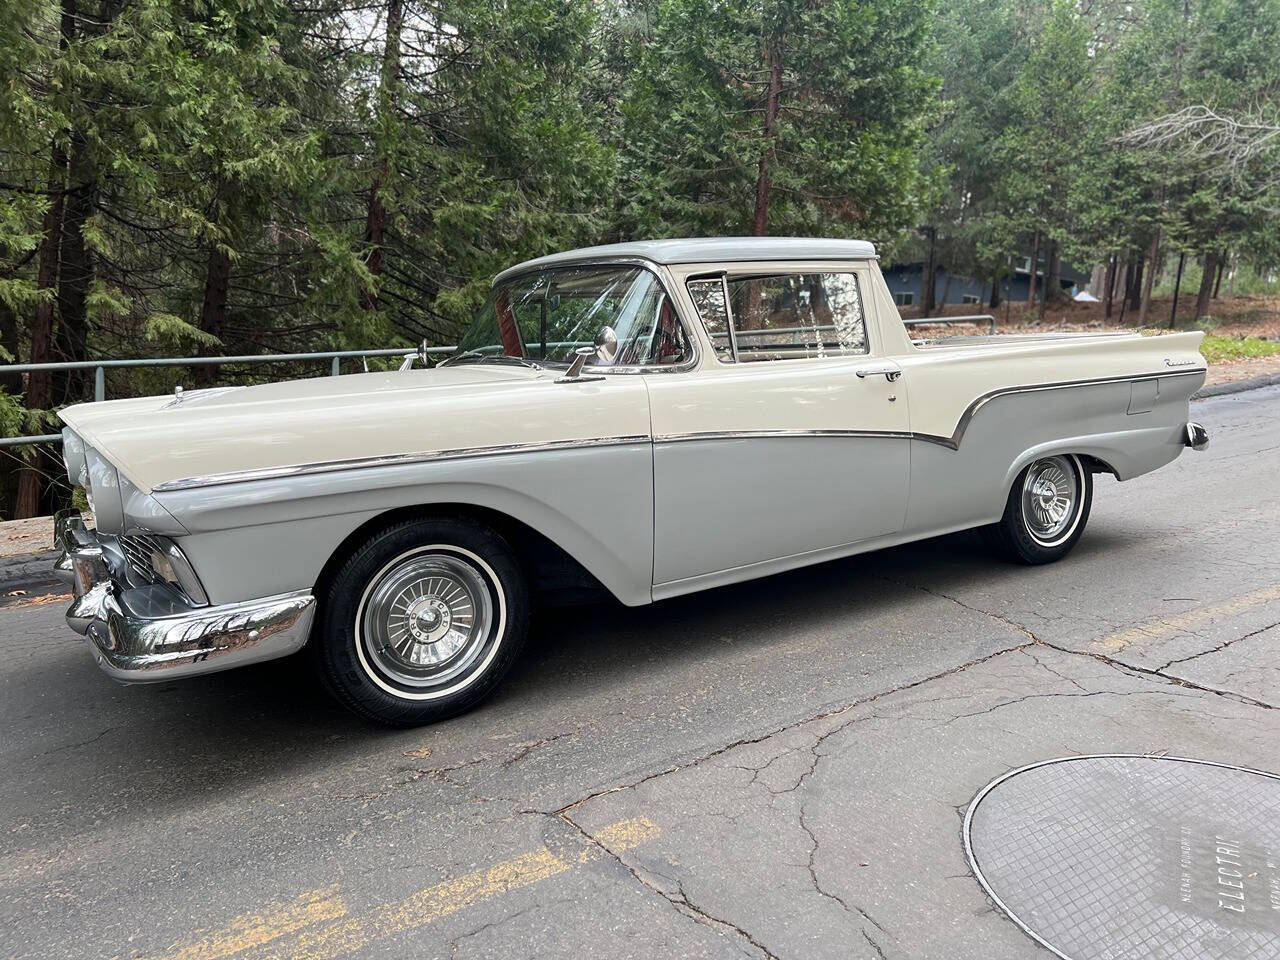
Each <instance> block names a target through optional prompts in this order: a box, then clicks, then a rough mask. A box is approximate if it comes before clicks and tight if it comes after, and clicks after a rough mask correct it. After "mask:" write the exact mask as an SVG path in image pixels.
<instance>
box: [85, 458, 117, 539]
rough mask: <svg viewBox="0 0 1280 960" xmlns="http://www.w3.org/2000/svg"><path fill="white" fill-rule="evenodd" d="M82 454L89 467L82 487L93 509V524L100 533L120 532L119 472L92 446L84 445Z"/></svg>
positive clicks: (90, 507)
mask: <svg viewBox="0 0 1280 960" xmlns="http://www.w3.org/2000/svg"><path fill="white" fill-rule="evenodd" d="M84 455H85V462H86V463H87V464H88V468H89V469H88V473H89V476H88V477H87V478H86V483H85V485H84V489H85V495H86V496H87V497H88V499H89V509H90V510H92V511H93V524H94V526H95V527H97V529H98V530H99V531H100V532H101V533H122V532H123V531H124V528H125V520H124V504H123V503H122V502H121V500H120V472H119V471H118V470H116V468H115V467H113V466H112V465H111V464H110V463H108V462H107V460H106V459H105V458H103V456H102V455H101V454H100V453H98V451H97V450H95V449H93V447H89V446H86V447H85V450H84Z"/></svg>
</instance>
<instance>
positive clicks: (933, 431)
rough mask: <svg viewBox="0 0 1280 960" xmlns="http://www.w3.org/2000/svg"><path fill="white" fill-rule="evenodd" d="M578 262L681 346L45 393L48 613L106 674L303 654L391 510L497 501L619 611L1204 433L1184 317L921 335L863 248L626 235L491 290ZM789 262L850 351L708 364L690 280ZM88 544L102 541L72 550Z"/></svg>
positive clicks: (181, 670)
mask: <svg viewBox="0 0 1280 960" xmlns="http://www.w3.org/2000/svg"><path fill="white" fill-rule="evenodd" d="M597 264H598V265H606V264H627V265H632V266H636V267H638V268H639V269H642V270H644V271H647V272H650V273H652V274H653V275H655V276H656V277H657V279H658V280H659V281H660V283H661V286H662V288H663V290H664V291H665V294H666V296H667V297H668V298H669V299H670V302H671V304H672V305H673V307H674V310H675V314H676V315H677V317H678V321H679V323H680V325H681V327H682V328H683V332H684V336H685V337H687V342H688V346H689V348H690V349H689V354H688V355H687V356H686V357H685V358H684V359H682V360H681V362H679V363H677V364H674V365H668V366H654V367H621V368H620V367H617V366H600V367H596V366H592V365H588V366H587V367H586V368H585V370H584V371H583V373H585V374H587V375H588V376H586V377H581V378H573V379H568V378H566V377H565V376H564V371H563V370H562V369H533V368H531V367H525V366H504V365H497V364H493V365H490V364H480V363H478V364H473V365H465V366H445V367H441V368H436V369H411V370H405V371H400V372H389V373H367V374H356V375H347V376H341V377H325V378H318V379H311V380H299V381H291V382H282V383H275V384H269V385H263V386H253V387H243V388H222V389H214V390H209V391H193V392H189V393H187V394H186V395H185V397H183V398H182V399H181V400H180V401H175V398H173V397H152V398H143V399H136V400H121V401H113V402H106V403H93V404H82V405H79V406H74V407H71V408H68V409H66V410H64V411H62V414H61V415H62V418H63V420H64V421H65V422H66V424H67V431H66V434H65V436H66V440H67V458H68V468H69V472H71V474H72V477H73V479H81V478H82V477H83V479H84V480H85V481H86V482H87V485H88V486H89V487H90V488H91V489H92V491H93V495H94V500H95V518H96V523H97V532H96V534H94V533H88V532H86V531H84V530H83V529H82V528H81V527H80V526H79V525H78V524H76V523H75V522H74V521H70V522H68V523H64V525H63V529H62V531H61V533H60V536H62V538H63V541H64V544H65V545H66V546H67V548H68V553H69V554H70V555H72V556H71V557H70V559H69V560H68V562H67V564H66V566H68V567H70V568H74V570H75V572H76V577H77V590H78V592H79V593H81V594H82V596H80V597H78V598H77V601H76V603H75V604H73V607H72V610H71V611H70V612H69V619H70V620H71V621H72V623H73V626H75V627H76V628H77V629H81V632H86V633H87V635H88V636H89V637H90V640H91V644H90V646H91V649H93V650H94V652H95V653H96V655H97V656H98V658H99V661H100V662H101V663H102V665H103V666H104V667H105V668H106V669H108V671H109V672H110V673H112V674H113V675H115V676H116V677H118V678H120V679H126V680H145V679H162V678H164V677H167V676H172V675H174V674H175V673H177V674H187V673H198V672H205V671H207V670H212V669H222V668H225V667H229V666H235V665H237V664H239V663H244V662H249V661H252V660H260V659H266V658H268V657H271V656H282V655H284V654H286V653H289V652H291V651H292V650H294V649H297V648H298V647H299V646H301V645H302V644H303V643H305V642H306V639H307V633H308V630H309V628H310V623H311V617H312V615H313V611H314V606H315V604H314V600H313V591H314V589H315V586H316V584H317V582H318V581H319V580H320V579H321V578H322V577H323V576H324V572H325V570H326V567H327V566H328V565H330V564H331V563H333V562H334V559H335V557H336V556H339V555H340V553H341V551H342V549H343V546H344V544H345V543H347V542H348V541H349V539H350V538H352V537H353V536H355V535H357V534H358V533H359V531H361V530H362V529H367V527H368V525H369V524H371V523H376V522H378V518H379V517H383V516H385V515H387V514H388V513H389V512H391V511H396V510H403V509H407V508H422V507H430V506H432V505H449V506H450V507H451V508H452V507H460V508H466V509H474V510H477V511H482V512H483V513H484V514H485V515H486V516H493V517H501V518H504V522H510V523H514V524H518V525H520V526H521V527H522V528H527V529H529V530H532V531H536V533H537V534H539V535H541V536H542V537H545V538H546V539H547V540H549V541H551V542H552V543H554V544H556V545H557V546H558V547H559V548H561V549H562V550H563V551H564V552H565V553H567V554H568V555H569V557H571V558H572V559H573V560H574V561H576V562H577V564H579V565H581V567H582V568H583V569H585V570H586V571H587V572H589V573H590V574H591V576H592V577H594V578H595V579H596V580H598V581H599V582H600V583H601V584H603V585H604V587H605V588H606V589H608V590H609V591H610V592H611V593H612V594H613V595H614V596H615V597H617V598H618V599H619V600H620V601H622V602H623V603H625V604H628V605H638V604H644V603H649V602H652V601H654V600H659V599H662V598H665V597H671V596H676V595H679V594H683V593H688V592H691V591H694V590H699V589H704V588H707V587H713V586H717V585H720V584H726V583H732V582H735V581H741V580H746V579H750V578H753V577H759V576H764V575H767V574H771V573H774V572H777V571H781V570H786V569H790V568H794V567H798V566H802V565H804V564H808V563H814V562H818V561H822V560H826V559H830V558H834V557H840V556H846V555H849V554H853V553H859V552H863V551H867V550H873V549H876V548H879V547H883V546H887V545H890V544H895V543H901V542H904V541H909V540H916V539H920V538H923V537H930V536H934V535H937V534H941V533H946V532H950V531H955V530H960V529H965V528H970V527H977V526H981V525H984V524H990V523H993V522H995V521H997V520H998V519H999V518H1000V517H1001V514H1002V511H1003V510H1004V507H1005V503H1006V500H1007V499H1008V496H1009V492H1010V488H1011V484H1012V483H1013V481H1014V479H1015V477H1017V476H1018V474H1019V472H1020V471H1021V470H1022V469H1023V468H1024V467H1025V466H1026V465H1027V464H1028V463H1030V462H1031V461H1032V460H1034V459H1036V458H1038V457H1044V456H1047V455H1050V454H1056V453H1065V454H1072V455H1075V456H1076V457H1079V458H1082V460H1083V461H1085V462H1087V463H1088V464H1089V467H1090V468H1091V469H1094V470H1105V471H1107V472H1110V473H1112V474H1114V475H1115V476H1116V477H1118V478H1119V479H1121V480H1128V479H1131V478H1132V477H1136V476H1138V475H1140V474H1143V473H1146V472H1148V471H1151V470H1154V469H1156V468H1158V467H1160V466H1162V465H1164V464H1166V463H1168V462H1170V461H1171V460H1173V459H1174V458H1176V457H1177V456H1178V455H1179V453H1180V452H1181V451H1182V450H1183V449H1184V448H1185V447H1186V446H1187V445H1189V440H1188V437H1189V436H1191V437H1192V438H1193V439H1195V437H1196V436H1199V435H1197V434H1195V432H1194V431H1195V430H1200V429H1201V428H1198V427H1196V426H1195V425H1189V424H1188V400H1189V398H1190V397H1191V395H1192V394H1193V393H1194V392H1195V390H1196V389H1198V388H1199V387H1200V386H1201V384H1202V383H1203V381H1204V377H1205V362H1204V360H1203V358H1202V357H1201V356H1200V354H1199V352H1198V347H1199V344H1200V340H1201V337H1202V334H1200V333H1184V334H1174V335H1168V336H1160V337H1146V336H1139V335H1137V334H1120V335H1116V334H1099V335H1053V334H1049V335H1043V336H1034V337H1002V336H994V337H975V338H956V339H949V340H942V341H938V342H928V341H918V340H914V339H913V338H912V337H911V335H910V334H909V332H908V330H907V328H906V327H905V326H904V325H903V323H902V320H901V318H900V317H899V314H898V311H897V309H896V307H895V306H894V303H893V300H892V297H891V295H890V293H889V291H888V289H887V287H886V286H885V283H884V279H883V277H882V275H881V272H880V269H879V265H878V260H877V258H876V256H875V251H874V249H873V248H872V246H871V245H870V244H866V243H860V242H856V241H835V240H798V239H797V240H788V239H768V238H760V239H741V240H734V239H729V240H690V241H657V242H651V243H631V244H621V245H615V246H609V247H599V248H591V249H586V250H579V251H573V252H570V253H566V254H560V255H556V256H553V257H546V258H542V259H540V260H536V261H531V262H530V263H527V264H522V265H520V266H518V267H515V268H512V270H509V271H506V272H505V273H504V274H503V275H502V276H501V277H500V278H499V282H501V281H502V280H503V279H504V278H511V277H518V276H521V275H523V274H526V273H530V272H533V271H547V270H552V271H554V270H555V269H557V268H560V267H564V266H568V265H574V266H581V265H597ZM795 273H803V274H822V275H827V274H840V275H852V276H854V277H856V280H857V285H856V290H858V291H860V296H861V306H860V311H861V317H862V320H863V322H864V323H865V345H866V349H865V352H862V353H857V354H847V353H837V354H836V355H825V356H824V355H816V356H814V355H811V356H795V357H790V358H784V359H776V360H772V361H769V362H750V363H748V362H732V359H731V358H726V357H725V356H724V353H725V346H726V345H725V342H724V340H723V338H721V339H720V340H713V338H712V337H711V335H710V334H709V332H708V329H707V326H706V324H705V323H704V322H703V318H702V317H701V316H700V315H699V312H698V307H697V305H696V304H695V302H694V299H693V297H692V296H691V293H690V286H689V282H690V280H691V279H696V280H697V281H698V282H701V283H704V284H710V283H714V278H715V277H718V276H723V277H725V278H726V280H725V283H726V284H727V283H728V282H729V280H732V278H734V277H735V276H746V275H750V276H760V275H766V274H767V275H786V274H795ZM700 289H712V288H711V287H705V288H700ZM725 290H726V291H727V290H728V287H727V286H726V287H725ZM745 333H746V331H738V334H737V335H739V336H743V335H745ZM544 352H545V346H544ZM821 352H822V351H819V353H821ZM1201 434H1202V430H1201ZM122 534H123V535H127V536H126V537H125V538H122V540H123V542H117V540H116V538H119V537H120V535H122ZM128 537H134V538H139V537H141V538H144V539H143V540H141V541H138V542H142V543H144V544H145V543H148V542H154V543H156V544H160V545H161V548H162V551H170V552H172V551H176V553H174V554H173V556H174V559H175V563H176V564H178V565H179V566H181V567H182V568H183V569H182V571H181V572H182V574H183V578H185V579H184V581H183V582H186V581H188V580H191V579H192V578H194V580H196V581H198V583H197V584H195V585H193V586H192V589H191V590H190V591H187V592H185V593H183V594H182V595H181V596H180V597H178V598H173V602H172V603H171V605H170V606H169V607H165V606H164V603H162V602H157V601H156V597H154V596H151V597H149V603H150V605H148V604H144V603H142V602H141V601H142V598H140V597H131V596H130V593H131V592H136V591H137V590H139V589H140V588H141V587H140V585H139V584H138V583H136V581H134V580H131V579H130V574H129V571H128V570H127V569H125V568H124V567H122V566H121V559H122V558H123V560H124V561H128V560H129V557H128V556H127V555H126V554H127V552H128V551H127V550H125V549H124V548H125V547H129V546H131V545H133V544H134V543H135V541H134V540H129V539H128ZM146 537H152V538H154V541H147V540H145V538H146ZM86 550H88V551H90V552H92V551H95V550H96V551H98V553H99V554H100V556H96V557H95V558H93V559H92V560H85V559H82V560H80V561H77V560H76V559H75V556H74V555H75V554H77V552H79V553H81V554H83V552H84V551H86ZM143 586H145V585H143ZM163 589H164V585H163V584H160V585H159V587H156V585H154V584H153V585H151V587H150V588H149V593H150V594H156V593H157V592H158V591H159V592H162V591H163ZM192 594H197V595H195V596H193V595H192ZM200 601H203V602H200ZM282 611H283V612H282ZM228 617H230V618H232V620H234V618H235V617H241V620H239V621H234V623H232V622H231V621H229V620H228V619H227V618H228ZM228 623H230V624H231V625H230V626H228ZM113 624H114V626H113ZM193 625H194V626H193ZM113 630H114V632H115V633H116V634H118V636H113ZM250 633H254V636H253V637H252V638H250Z"/></svg>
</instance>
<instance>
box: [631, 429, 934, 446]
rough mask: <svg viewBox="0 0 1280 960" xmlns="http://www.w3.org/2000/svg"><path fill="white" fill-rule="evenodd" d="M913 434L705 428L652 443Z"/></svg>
mask: <svg viewBox="0 0 1280 960" xmlns="http://www.w3.org/2000/svg"><path fill="white" fill-rule="evenodd" d="M912 436H913V435H912V434H911V433H910V432H907V431H901V430H705V431H702V432H700V433H666V434H661V435H659V436H656V437H654V438H653V442H654V443H685V442H691V441H697V440H749V439H760V438H769V437H896V438H898V439H901V440H910V439H911V437H912Z"/></svg>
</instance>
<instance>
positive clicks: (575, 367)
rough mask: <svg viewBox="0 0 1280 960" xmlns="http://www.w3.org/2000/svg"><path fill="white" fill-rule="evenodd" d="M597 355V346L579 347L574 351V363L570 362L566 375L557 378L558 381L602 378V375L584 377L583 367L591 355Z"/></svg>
mask: <svg viewBox="0 0 1280 960" xmlns="http://www.w3.org/2000/svg"><path fill="white" fill-rule="evenodd" d="M595 355H596V348H595V347H579V348H578V349H577V350H575V351H573V363H571V364H569V369H568V370H566V371H565V372H564V376H563V377H560V378H559V379H558V380H556V383H573V382H574V381H577V380H600V379H602V378H601V377H584V376H583V375H582V368H583V366H585V365H586V362H587V360H588V359H590V358H591V357H594V356H595Z"/></svg>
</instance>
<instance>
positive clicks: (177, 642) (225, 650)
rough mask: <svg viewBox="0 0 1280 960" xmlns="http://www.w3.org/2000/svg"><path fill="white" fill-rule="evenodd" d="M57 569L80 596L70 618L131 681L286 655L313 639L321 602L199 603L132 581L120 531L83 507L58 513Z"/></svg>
mask: <svg viewBox="0 0 1280 960" xmlns="http://www.w3.org/2000/svg"><path fill="white" fill-rule="evenodd" d="M54 539H55V542H56V545H57V546H58V547H59V548H60V549H61V551H62V552H61V554H60V555H59V557H58V560H57V563H56V564H55V568H56V569H57V570H58V571H59V572H61V573H62V574H63V575H65V576H68V577H69V578H70V580H71V583H72V588H73V590H74V592H75V600H73V601H72V603H71V606H70V607H68V608H67V624H68V625H69V626H70V627H71V629H72V630H74V631H76V633H79V634H81V635H82V636H84V637H85V638H86V640H87V641H88V645H89V650H90V651H91V652H92V653H93V656H94V659H95V660H97V662H98V666H100V667H101V668H102V669H103V670H105V671H106V672H107V673H108V674H110V675H111V676H112V677H114V678H115V679H117V680H120V681H123V682H125V683H150V682H156V681H161V680H169V679H173V678H177V677H191V676H196V675H198V674H202V673H214V672H216V671H218V670H228V669H230V668H232V667H239V666H243V665H245V664H248V663H258V662H260V661H263V660H272V659H274V658H276V657H283V656H287V655H288V654H290V653H293V652H294V651H295V650H298V649H300V648H301V647H302V645H303V644H304V643H306V642H307V634H308V632H309V631H310V629H311V620H312V618H313V617H314V615H315V606H316V601H315V598H314V597H313V596H311V595H310V594H309V593H307V592H305V591H303V592H299V593H291V594H284V595H281V596H275V597H266V598H263V599H261V600H252V601H249V602H247V603H233V604H224V605H222V606H206V607H193V606H190V605H189V604H188V603H187V602H186V601H185V599H184V598H182V597H181V596H180V595H179V594H178V592H177V591H176V590H173V589H172V588H170V587H168V586H167V585H165V584H148V585H145V586H131V585H130V583H129V580H128V575H127V573H126V570H125V563H126V562H125V559H124V556H123V553H122V552H121V551H120V549H119V547H118V546H117V545H116V543H115V538H114V537H109V536H100V535H99V534H97V533H96V532H95V531H93V530H89V529H88V528H86V527H85V524H84V519H83V518H82V517H81V516H80V512H79V511H78V510H67V511H63V512H62V513H59V514H58V515H57V516H56V517H54Z"/></svg>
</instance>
